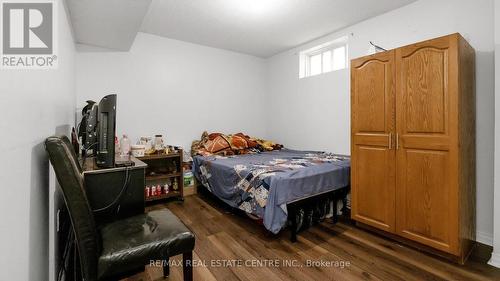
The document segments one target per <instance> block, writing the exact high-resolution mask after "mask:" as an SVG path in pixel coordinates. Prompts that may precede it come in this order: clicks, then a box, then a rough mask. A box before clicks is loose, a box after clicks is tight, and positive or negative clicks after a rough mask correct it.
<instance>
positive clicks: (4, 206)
mask: <svg viewBox="0 0 500 281" xmlns="http://www.w3.org/2000/svg"><path fill="white" fill-rule="evenodd" d="M58 8H59V11H58V14H57V17H58V21H57V22H58V26H57V28H58V32H59V33H58V34H59V42H58V44H59V55H58V60H59V68H58V69H56V70H0V106H1V108H2V115H3V118H0V128H1V135H0V139H1V141H0V151H2V161H1V164H0V165H1V166H0V181H1V186H2V195H1V196H0V206H1V213H2V219H1V220H0V229H1V232H0V253H1V254H0V264H1V265H2V267H1V270H0V280H20V281H29V280H41V281H43V280H48V279H49V270H50V271H53V266H54V261H53V260H51V261H50V263H49V252H53V249H49V244H51V245H52V242H53V241H49V240H50V239H49V232H51V231H52V230H51V228H52V227H53V225H51V226H49V221H53V217H52V215H50V214H53V207H49V201H53V196H54V184H52V185H50V187H49V162H48V160H47V156H46V153H45V149H44V146H43V141H44V139H45V138H46V137H48V136H50V135H53V134H55V133H56V132H57V133H66V134H67V133H68V131H69V129H70V126H72V124H73V123H74V108H75V90H74V86H75V77H74V75H75V69H74V67H75V60H74V56H75V49H74V43H73V37H72V34H71V31H70V27H69V24H68V21H67V18H66V12H65V10H64V5H63V4H62V2H60V4H59V5H58ZM52 183H53V181H52ZM52 246H53V245H52ZM49 268H50V269H49ZM50 274H52V275H53V272H51V273H50Z"/></svg>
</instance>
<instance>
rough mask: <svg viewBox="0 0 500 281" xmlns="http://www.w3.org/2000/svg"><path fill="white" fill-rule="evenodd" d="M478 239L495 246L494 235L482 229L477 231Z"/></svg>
mask: <svg viewBox="0 0 500 281" xmlns="http://www.w3.org/2000/svg"><path fill="white" fill-rule="evenodd" d="M476 241H477V242H479V243H481V244H485V245H488V246H493V235H492V234H491V233H486V232H482V231H477V232H476Z"/></svg>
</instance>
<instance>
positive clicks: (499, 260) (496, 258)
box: [488, 252, 500, 268]
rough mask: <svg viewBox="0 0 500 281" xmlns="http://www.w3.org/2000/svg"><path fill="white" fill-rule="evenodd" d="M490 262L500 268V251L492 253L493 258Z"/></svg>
mask: <svg viewBox="0 0 500 281" xmlns="http://www.w3.org/2000/svg"><path fill="white" fill-rule="evenodd" d="M488 264H489V265H491V266H494V267H498V268H500V253H499V252H496V253H495V252H493V253H491V258H490V261H489V262H488Z"/></svg>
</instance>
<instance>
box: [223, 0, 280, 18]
mask: <svg viewBox="0 0 500 281" xmlns="http://www.w3.org/2000/svg"><path fill="white" fill-rule="evenodd" d="M227 2H229V3H231V5H232V6H233V7H234V8H235V9H236V10H239V11H240V12H241V13H246V14H252V15H264V14H268V13H270V12H273V11H275V10H277V8H278V7H280V6H281V4H282V3H283V0H230V1H227Z"/></svg>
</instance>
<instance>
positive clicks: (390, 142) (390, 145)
mask: <svg viewBox="0 0 500 281" xmlns="http://www.w3.org/2000/svg"><path fill="white" fill-rule="evenodd" d="M391 149H392V132H391V133H389V150H391Z"/></svg>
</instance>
